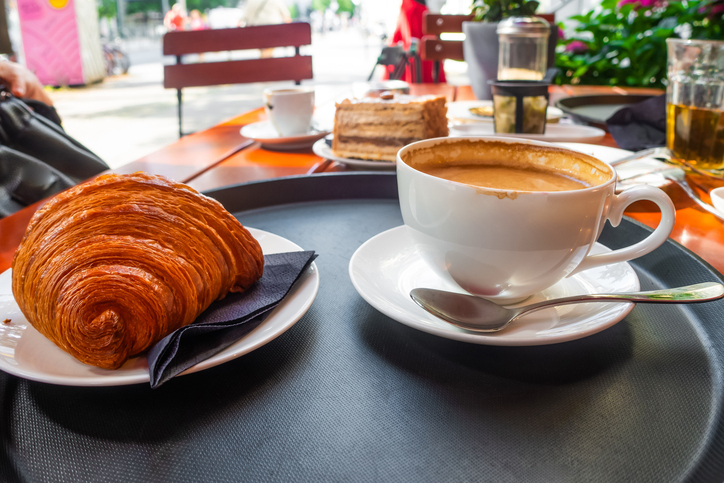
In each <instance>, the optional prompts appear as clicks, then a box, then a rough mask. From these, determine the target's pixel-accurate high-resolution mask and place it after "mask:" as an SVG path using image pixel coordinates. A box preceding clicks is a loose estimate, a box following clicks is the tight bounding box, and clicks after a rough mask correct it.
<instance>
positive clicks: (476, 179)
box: [420, 164, 591, 191]
mask: <svg viewBox="0 0 724 483" xmlns="http://www.w3.org/2000/svg"><path fill="white" fill-rule="evenodd" d="M420 171H422V172H423V173H427V174H429V175H432V176H437V177H438V178H444V179H449V180H450V181H457V182H458V183H464V184H469V185H472V186H479V187H481V188H496V189H503V190H515V191H569V190H578V189H583V188H588V187H589V186H591V185H590V184H588V183H586V182H584V181H581V180H579V179H576V178H573V177H571V176H565V175H562V174H559V173H556V172H555V171H551V170H544V169H519V168H511V167H510V166H505V165H502V164H500V165H477V164H472V165H461V166H443V167H428V168H421V169H420Z"/></svg>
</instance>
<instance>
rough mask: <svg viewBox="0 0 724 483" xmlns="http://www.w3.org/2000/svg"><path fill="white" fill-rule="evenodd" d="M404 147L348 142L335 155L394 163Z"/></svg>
mask: <svg viewBox="0 0 724 483" xmlns="http://www.w3.org/2000/svg"><path fill="white" fill-rule="evenodd" d="M400 148H402V146H378V145H372V144H370V143H367V142H348V143H344V144H343V145H342V147H341V148H340V149H338V150H335V151H334V154H336V155H337V156H340V157H343V158H358V159H371V160H374V161H377V160H380V161H392V162H394V161H395V159H396V158H397V151H399V150H400Z"/></svg>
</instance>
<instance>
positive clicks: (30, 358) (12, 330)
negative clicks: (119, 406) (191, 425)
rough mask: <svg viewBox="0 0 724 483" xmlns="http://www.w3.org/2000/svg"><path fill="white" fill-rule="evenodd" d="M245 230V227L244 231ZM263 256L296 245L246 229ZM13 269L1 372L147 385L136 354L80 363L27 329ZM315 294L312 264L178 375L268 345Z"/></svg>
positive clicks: (5, 303)
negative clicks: (112, 363) (112, 361)
mask: <svg viewBox="0 0 724 483" xmlns="http://www.w3.org/2000/svg"><path fill="white" fill-rule="evenodd" d="M247 228H248V227H247ZM248 230H249V232H251V234H252V236H253V237H254V238H256V239H257V240H258V241H259V244H260V245H261V247H262V251H263V252H264V254H265V255H268V254H271V253H281V252H291V251H299V250H302V248H300V247H299V246H298V245H297V244H295V243H293V242H291V241H289V240H287V239H286V238H282V237H280V236H279V235H274V234H272V233H268V232H266V231H262V230H257V229H254V228H248ZM11 285H12V270H7V271H5V272H4V273H2V274H0V321H1V320H5V319H10V322H9V323H7V324H3V323H0V370H2V371H4V372H7V373H8V374H12V375H15V376H18V377H22V378H24V379H30V380H33V381H40V382H47V383H50V384H59V385H63V386H122V385H126V384H138V383H144V382H148V381H149V377H148V363H147V361H146V357H145V356H143V355H141V356H137V357H133V358H131V359H129V360H128V361H127V362H126V363H125V364H124V365H123V366H121V367H120V368H119V369H116V370H107V369H100V368H98V367H94V366H89V365H87V364H83V363H82V362H80V361H79V360H77V359H76V358H75V357H73V356H71V355H70V354H68V353H67V352H65V351H63V350H62V349H60V348H59V347H58V346H56V345H55V344H53V343H52V342H51V341H50V340H49V339H46V338H45V336H43V335H42V334H40V333H39V332H38V331H37V330H35V328H34V327H33V326H32V325H30V323H29V322H28V321H27V319H26V318H25V316H24V315H23V314H22V312H20V308H19V307H18V304H17V303H16V302H15V298H14V297H13V294H12V286H11ZM318 290H319V270H318V269H317V266H316V265H315V264H314V263H312V264H311V265H310V267H309V268H308V269H307V271H306V273H304V274H302V275H301V277H300V278H299V280H298V281H297V283H296V284H295V285H294V287H292V290H291V291H290V292H289V294H288V295H287V296H286V298H284V300H282V302H281V303H280V304H279V305H278V306H277V307H276V308H275V309H274V310H273V311H272V312H271V313H270V314H269V316H268V317H267V318H266V320H264V322H262V323H261V324H260V325H259V326H258V327H257V328H255V329H254V330H252V331H251V332H250V333H249V334H247V335H246V336H244V337H243V338H242V339H240V340H238V341H237V342H235V343H234V344H233V345H231V346H229V347H227V348H226V349H224V350H223V351H221V352H219V353H218V354H216V355H214V356H212V357H210V358H209V359H206V360H205V361H202V362H199V363H198V364H196V365H195V366H193V367H191V368H189V369H188V370H186V371H185V372H183V373H182V374H181V375H184V374H191V373H193V372H199V371H203V370H204V369H209V368H211V367H214V366H217V365H219V364H223V363H224V362H227V361H230V360H232V359H236V358H237V357H239V356H242V355H244V354H246V353H248V352H251V351H253V350H254V349H258V348H259V347H261V346H263V345H264V344H267V343H268V342H271V341H272V340H274V339H275V338H276V337H278V336H279V335H281V334H283V333H284V332H285V331H286V330H288V329H289V328H290V327H292V326H293V325H294V324H295V323H296V322H297V321H298V320H299V319H301V318H302V316H303V315H304V314H305V313H306V312H307V310H308V309H309V307H310V306H311V305H312V302H313V301H314V299H315V297H316V296H317V291H318Z"/></svg>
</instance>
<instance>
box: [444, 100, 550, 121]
mask: <svg viewBox="0 0 724 483" xmlns="http://www.w3.org/2000/svg"><path fill="white" fill-rule="evenodd" d="M492 106H493V101H455V102H448V103H447V117H448V119H450V120H451V121H457V122H489V123H492V122H493V118H492V116H491V117H486V116H476V115H475V114H473V113H472V112H470V108H472V107H492ZM561 117H563V111H561V110H560V109H558V108H557V107H553V106H549V107H548V110H547V111H546V118H547V119H548V122H549V123H555V122H558V121H559V120H560V118H561Z"/></svg>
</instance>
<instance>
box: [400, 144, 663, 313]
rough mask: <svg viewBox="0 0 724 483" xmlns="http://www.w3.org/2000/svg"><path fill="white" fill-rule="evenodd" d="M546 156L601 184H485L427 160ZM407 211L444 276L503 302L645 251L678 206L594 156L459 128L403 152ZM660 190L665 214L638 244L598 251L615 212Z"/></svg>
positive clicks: (528, 162)
mask: <svg viewBox="0 0 724 483" xmlns="http://www.w3.org/2000/svg"><path fill="white" fill-rule="evenodd" d="M500 161H505V162H508V163H510V162H512V163H517V165H518V166H522V167H526V166H528V167H533V168H534V167H535V166H546V167H548V168H552V169H554V171H556V172H558V173H560V174H564V175H567V176H572V177H574V178H579V179H584V180H592V181H591V186H589V187H586V188H583V189H576V190H568V191H516V190H506V189H498V188H482V187H475V186H472V185H468V184H463V183H459V182H455V181H449V180H447V179H443V178H440V177H436V176H432V175H430V174H426V173H424V172H422V171H420V170H419V169H425V167H426V166H427V167H431V166H445V165H454V164H475V163H477V164H497V163H498V162H500ZM397 185H398V191H399V197H400V208H401V209H402V218H403V220H404V222H405V225H406V226H407V231H408V232H409V234H410V237H411V243H414V244H415V248H416V250H417V251H418V253H419V254H420V256H421V257H422V258H423V259H424V260H425V261H426V263H427V264H428V265H429V266H430V267H431V268H432V269H433V270H434V271H435V272H436V273H437V274H438V275H439V276H440V277H442V278H444V279H446V280H447V281H448V282H451V283H453V284H456V285H457V286H459V287H460V288H462V289H463V290H465V291H467V292H469V293H472V294H475V295H479V296H481V297H484V298H488V299H491V300H494V301H496V302H499V303H515V302H518V301H521V300H523V299H525V298H527V297H529V296H531V295H533V294H535V293H537V292H539V291H541V290H543V289H545V288H548V287H550V286H552V285H554V284H555V283H556V282H558V281H559V280H561V279H563V278H565V277H567V276H569V275H573V274H575V273H577V272H580V271H582V270H587V269H589V268H593V267H597V266H600V265H608V264H612V263H618V262H622V261H625V260H631V259H633V258H637V257H640V256H642V255H645V254H647V253H649V252H651V251H652V250H654V249H655V248H656V247H658V246H659V245H661V244H662V243H663V242H664V241H665V240H666V238H667V237H668V236H669V234H670V233H671V229H672V228H673V226H674V218H675V216H676V211H675V208H674V205H673V203H672V202H671V200H670V199H669V197H668V196H666V194H665V193H664V192H663V191H661V190H660V189H658V188H654V187H651V186H635V187H633V188H630V189H627V190H625V191H623V192H622V193H621V194H618V195H617V194H615V188H616V173H615V171H614V169H613V168H612V167H611V166H609V165H608V164H606V163H604V162H602V161H599V160H597V159H595V158H593V157H591V156H588V155H585V154H582V153H578V152H576V151H571V150H567V149H563V148H560V147H557V146H554V145H552V144H548V143H543V142H536V141H527V140H518V139H511V138H500V137H496V138H492V137H489V138H484V137H474V138H465V137H456V138H437V139H428V140H425V141H419V142H416V143H412V144H410V145H408V146H405V147H404V148H402V149H401V150H400V151H399V153H398V154H397ZM639 200H650V201H653V202H654V203H656V205H658V207H659V209H660V210H661V215H662V216H661V222H660V223H659V226H658V227H657V228H656V230H655V231H654V232H653V233H652V234H651V235H649V236H648V237H647V238H646V239H644V240H642V241H640V242H638V243H635V244H633V245H631V246H629V247H626V248H622V249H619V250H614V251H611V252H607V253H603V254H599V255H589V252H590V250H591V248H592V247H593V245H594V243H595V242H596V239H597V238H598V237H599V235H600V234H601V231H602V230H603V226H604V224H605V223H606V220H609V221H610V222H611V224H612V225H613V226H617V225H618V224H619V223H620V222H621V217H622V216H623V212H624V210H625V209H626V207H627V206H628V205H630V204H631V203H633V202H635V201H639Z"/></svg>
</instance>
